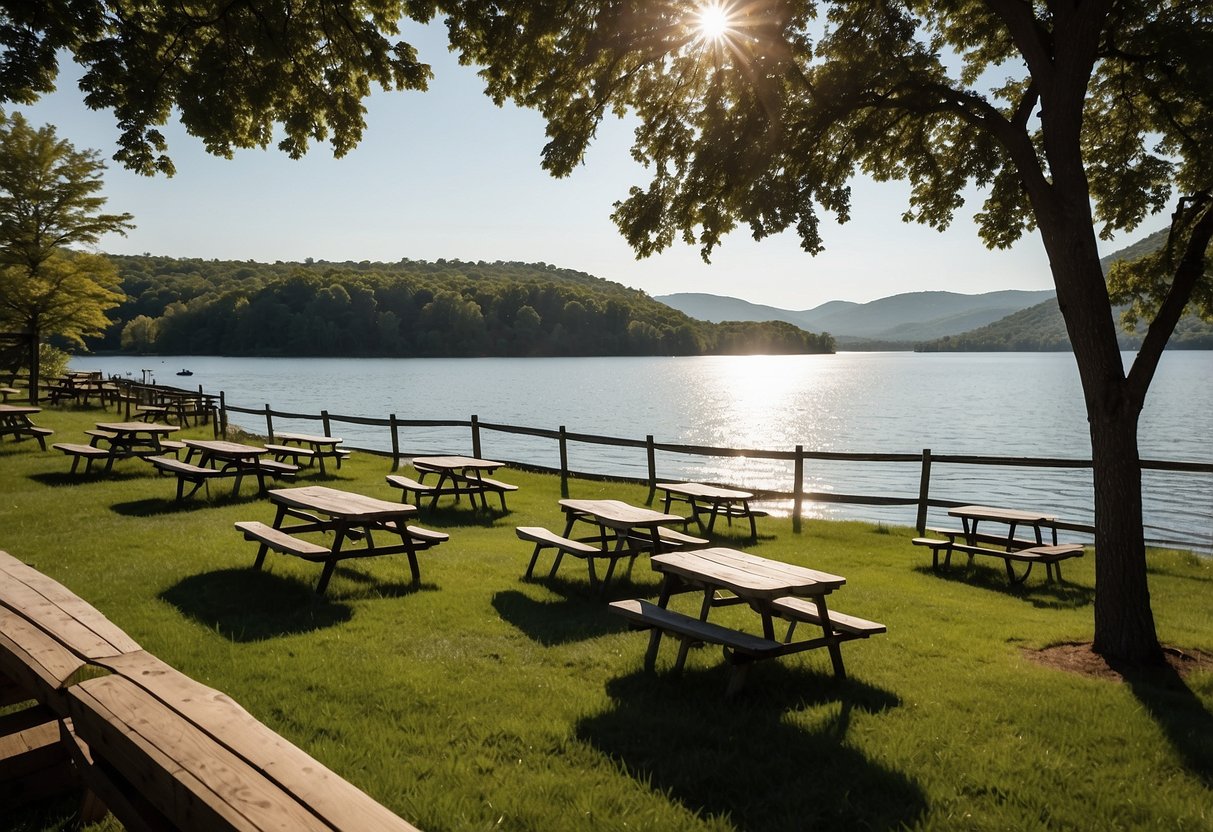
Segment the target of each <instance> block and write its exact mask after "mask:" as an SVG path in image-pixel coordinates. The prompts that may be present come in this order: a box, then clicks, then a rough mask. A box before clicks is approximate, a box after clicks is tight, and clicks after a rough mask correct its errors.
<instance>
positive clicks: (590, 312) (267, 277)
mask: <svg viewBox="0 0 1213 832" xmlns="http://www.w3.org/2000/svg"><path fill="white" fill-rule="evenodd" d="M109 257H110V260H111V261H112V262H113V263H114V265H115V266H116V267H117V268H118V272H119V274H120V276H121V288H122V290H123V291H124V292H125V293H126V295H127V299H126V300H125V301H124V302H123V303H121V304H120V305H119V306H118V307H116V308H115V309H113V310H111V311H110V318H111V319H112V320H113V325H112V326H111V327H110V328H109V329H108V330H107V331H106V333H105V335H104V336H103V337H101V338H97V339H94V340H92V341H91V342H90V343H89V345H88V346H89V347H90V348H91V349H93V350H95V351H123V352H142V353H160V354H188V355H211V354H213V355H325V356H417V357H440V356H442V357H445V356H485V355H494V356H550V355H572V356H580V355H703V354H748V353H781V354H793V353H829V352H833V351H834V339H833V338H832V337H831V336H830V335H829V334H814V333H809V332H805V331H804V330H801V329H799V328H797V327H795V326H793V325H791V324H787V323H783V322H777V321H763V322H726V323H719V324H714V323H708V322H705V321H697V320H694V319H692V318H690V317H687V316H686V315H684V314H683V313H681V312H678V311H677V310H674V309H671V308H670V307H668V306H666V305H665V304H662V303H659V302H657V301H655V300H653V299H652V298H650V297H649V296H648V295H646V294H645V293H643V292H639V291H636V290H634V289H629V288H627V287H625V286H622V285H620V284H618V283H613V282H611V281H607V280H603V279H601V278H596V277H593V276H591V275H588V274H584V273H582V272H576V271H571V270H568V269H560V268H556V267H555V266H549V265H547V264H545V263H537V264H527V263H502V262H497V263H485V262H479V263H469V262H460V261H448V260H439V261H437V262H433V263H429V262H421V261H412V260H402V261H400V262H399V263H390V264H388V263H370V262H365V261H364V262H361V263H352V262H347V263H326V262H314V261H312V260H311V259H309V260H307V261H305V262H303V263H282V262H278V263H273V264H266V263H255V262H252V261H249V262H239V261H235V262H234V261H218V260H198V259H174V258H169V257H152V256H148V255H144V256H127V255H109Z"/></svg>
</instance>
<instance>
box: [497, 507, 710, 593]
mask: <svg viewBox="0 0 1213 832" xmlns="http://www.w3.org/2000/svg"><path fill="white" fill-rule="evenodd" d="M560 508H561V510H562V511H563V512H564V513H565V516H566V519H565V526H564V532H563V533H562V534H556V533H555V532H553V531H550V530H548V529H546V528H543V527H542V526H519V527H517V529H515V532H516V533H517V535H518V537H519V538H520V539H521V540H525V541H528V542H531V543H534V544H535V550H534V552H533V553H532V554H531V560H530V563H529V564H528V565H527V569H526V573H525V575H524V577H526V578H530V577H531V575H532V573H533V572H534V569H535V563H536V561H537V560H538V559H539V553H540V552H541V551H542V550H544V549H549V548H550V549H555V550H556V557H555V559H554V560H553V562H552V569H551V571H550V572H549V573H548V577H549V578H551V577H554V576H555V575H556V570H557V569H558V568H559V567H560V562H561V559H562V558H563V557H564V555H566V554H567V555H572V556H573V557H577V558H582V559H583V560H585V561H586V564H587V566H588V568H589V573H590V587H591V588H592V589H600V590H602V591H605V589H606V586H607V584H608V583H609V582H610V580H611V576H612V575H613V574H614V572H615V565H616V564H617V563H618V562H619V560H620V559H621V558H628V560H629V567H628V568H629V569H630V568H631V565H630V564H631V563H633V562H635V559H636V557H637V556H638V555H641V554H646V553H649V554H655V553H657V552H661V551H667V550H670V549H676V548H678V547H679V546H701V545H703V544H705V543H707V541H706V540H704V539H703V538H699V537H691V536H690V535H686V534H683V533H681V532H678V531H675V530H674V529H670V528H667V526H669V525H670V524H672V523H681V522H682V518H681V517H679V516H678V515H677V514H666V513H664V512H660V511H654V510H652V509H648V508H641V507H639V506H633V505H629V504H628V503H625V502H622V501H620V500H571V499H565V500H561V501H560ZM578 523H586V524H589V525H590V526H592V527H593V528H594V530H595V533H594V534H590V535H583V536H580V537H577V538H574V537H572V534H573V531H574V528H575V527H576V526H577V524H578ZM602 558H605V559H606V560H607V571H606V575H605V577H604V578H603V579H602V583H601V585H599V582H598V575H597V572H596V570H595V567H594V561H595V560H597V559H602Z"/></svg>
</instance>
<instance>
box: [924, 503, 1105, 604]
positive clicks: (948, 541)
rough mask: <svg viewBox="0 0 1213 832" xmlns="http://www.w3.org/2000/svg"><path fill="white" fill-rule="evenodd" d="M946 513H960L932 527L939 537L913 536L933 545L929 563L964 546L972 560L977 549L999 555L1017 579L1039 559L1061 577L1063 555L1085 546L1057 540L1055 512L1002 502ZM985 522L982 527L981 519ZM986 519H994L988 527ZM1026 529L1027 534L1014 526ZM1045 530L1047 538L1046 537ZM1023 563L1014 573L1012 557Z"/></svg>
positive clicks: (935, 563)
mask: <svg viewBox="0 0 1213 832" xmlns="http://www.w3.org/2000/svg"><path fill="white" fill-rule="evenodd" d="M948 515H949V516H951V517H957V518H959V519H960V522H961V528H959V529H955V528H952V529H947V528H931V529H929V531H930V532H931V533H932V534H935V535H938V537H916V538H914V541H913V542H914V544H915V545H918V546H927V547H929V548H930V549H931V551H932V555H933V557H932V566H933V567H935V568H938V566H939V553H940V552H941V551H942V552H944V566H950V565H951V562H952V552H953V551H959V552H963V553H965V554H966V555H968V557H969V562H970V563H972V562H973V558H974V556H976V555H987V556H990V557H996V558H1000V559H1002V561H1003V562H1004V564H1005V565H1006V570H1007V579H1008V580H1009V581H1010V582H1011V583H1013V584H1021V583H1023V582H1024V581H1026V580H1027V578H1028V575H1029V574H1031V572H1032V566H1033V564H1036V563H1043V564H1044V565H1045V570H1046V574H1047V579H1048V580H1049V581H1052V580H1053V579H1054V576H1056V579H1057V580H1058V581H1060V580H1061V561H1063V560H1066V559H1067V558H1072V557H1082V555H1083V547H1082V546H1081V545H1079V544H1077V543H1066V544H1058V542H1057V516H1056V515H1054V514H1050V513H1048V512H1043V511H1035V510H1025V509H1013V508H1000V507H997V506H985V505H966V506H957V507H955V508H951V509H949V510H948ZM982 523H985V524H986V525H985V527H984V528H981V527H980V524H982ZM990 524H996V525H995V529H994V531H990ZM1025 530H1027V531H1028V535H1029V536H1027V537H1023V536H1017V534H1016V532H1023V531H1025ZM1046 532H1047V533H1048V535H1049V540H1050V542H1049V543H1046V542H1045V535H1046ZM1017 562H1018V563H1025V564H1027V568H1026V569H1025V570H1024V572H1023V574H1022V575H1016V574H1015V570H1014V567H1013V564H1014V563H1017Z"/></svg>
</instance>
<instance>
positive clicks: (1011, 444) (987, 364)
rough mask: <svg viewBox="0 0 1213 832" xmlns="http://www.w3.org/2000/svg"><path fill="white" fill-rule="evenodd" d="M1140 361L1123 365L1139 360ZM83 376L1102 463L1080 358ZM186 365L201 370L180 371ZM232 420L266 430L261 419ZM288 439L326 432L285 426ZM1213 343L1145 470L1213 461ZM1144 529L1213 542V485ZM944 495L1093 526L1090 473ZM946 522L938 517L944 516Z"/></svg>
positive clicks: (948, 479)
mask: <svg viewBox="0 0 1213 832" xmlns="http://www.w3.org/2000/svg"><path fill="white" fill-rule="evenodd" d="M1132 357H1133V356H1132V354H1131V353H1126V354H1125V360H1126V362H1129V361H1131V360H1132ZM72 367H73V368H74V369H97V370H102V371H104V372H105V373H107V374H110V375H126V374H128V373H129V374H131V375H132V376H133V377H134V378H136V379H137V378H139V377H140V376H141V373H142V371H143V370H145V369H146V370H150V371H151V373H152V374H153V375H154V376H155V379H156V381H158V382H159V383H161V384H170V385H178V386H183V387H196V386H198V385H201V386H202V387H203V388H204V389H205V390H206V391H207V392H215V393H217V392H218V391H220V390H222V391H224V392H225V393H226V395H227V400H228V402H229V403H231V404H235V405H239V406H242V407H257V408H260V407H262V406H264V405H265V404H267V403H268V404H270V405H271V406H272V407H273V408H274V409H275V410H280V411H289V412H298V413H319V411H320V410H321V409H327V410H328V411H329V412H330V413H331V414H341V415H349V416H364V417H375V418H386V417H387V416H388V414H391V413H394V414H396V416H397V417H399V418H401V419H467V418H468V417H469V416H471V415H472V414H476V415H478V416H479V417H480V420H481V421H482V422H498V423H504V424H511V425H521V426H527V427H535V428H546V429H553V430H554V429H556V428H558V427H559V426H561V425H564V426H566V427H567V428H568V429H569V431H571V432H575V433H588V434H599V435H605V436H618V437H626V438H634V439H643V438H644V437H645V435H647V434H652V435H653V437H654V438H655V439H656V441H657V442H666V443H673V444H690V445H709V446H719V447H734V448H754V449H763V450H785V451H790V450H793V449H794V448H795V446H797V445H803V446H804V448H805V449H806V450H809V451H838V452H853V453H871V452H888V453H919V452H921V451H922V449H923V448H930V449H931V450H932V452H933V453H935V454H981V455H994V456H1035V457H1062V458H1074V459H1081V458H1088V457H1089V456H1090V441H1089V437H1088V434H1087V422H1086V415H1085V410H1084V407H1083V402H1082V395H1081V391H1080V388H1079V382H1078V372H1077V369H1076V368H1075V365H1074V358H1073V356H1072V355H1070V354H1068V353H969V354H940V353H932V354H920V353H909V352H890V353H840V354H838V355H832V356H827V355H822V356H707V357H695V358H665V357H656V358H653V357H646V358H532V359H514V358H479V359H334V358H221V357H206V356H170V357H155V358H149V357H146V356H145V357H126V356H103V357H84V358H78V359H74V360H73V362H72ZM182 368H189V369H190V370H192V371H193V373H194V375H193V376H192V377H189V378H179V377H177V376H176V375H175V373H176V371H177V370H179V369H182ZM233 421H235V422H237V423H238V424H241V425H243V426H246V427H248V428H250V429H252V430H259V431H263V430H264V423H263V422H261V421H260V420H259V419H258V418H257V417H255V416H241V417H238V418H236V419H233ZM275 428H276V429H280V430H292V429H294V430H310V431H313V432H314V431H316V430H317V428H318V423H316V422H307V421H300V422H297V423H292V422H290V421H289V420H278V419H275ZM334 433H337V434H339V435H341V436H343V437H344V438H345V440H346V442H347V443H348V444H350V445H353V446H358V447H371V448H380V449H387V448H389V447H390V440H389V438H388V433H387V429H386V428H366V427H359V426H353V425H340V424H338V425H335V426H334ZM1210 435H1213V352H1201V351H1186V352H1178V351H1177V352H1172V353H1168V354H1167V355H1166V356H1164V358H1163V361H1162V364H1161V366H1160V368H1159V371H1158V373H1157V375H1156V377H1155V380H1154V383H1153V385H1152V386H1151V391H1150V395H1149V398H1148V400H1147V404H1146V408H1145V412H1144V413H1143V416H1142V421H1141V430H1140V434H1139V441H1140V446H1141V454H1142V457H1143V458H1146V459H1170V460H1184V461H1191V462H1203V463H1208V462H1213V452H1211V451H1210V446H1209V444H1208V440H1209V437H1210ZM401 441H402V443H403V445H404V449H407V451H408V452H410V453H422V452H448V453H450V452H463V453H466V452H468V451H469V450H470V440H469V438H468V434H467V431H465V430H443V429H425V430H420V429H418V430H412V431H409V432H407V433H406V434H404V435H403V436H402V440H401ZM482 452H483V453H484V454H485V455H487V456H490V457H498V458H503V459H506V460H521V461H527V462H532V463H535V464H539V465H547V466H553V467H555V466H556V465H558V464H559V458H558V451H557V448H556V443H555V442H553V441H551V440H543V439H534V438H529V437H518V436H512V435H509V434H501V433H496V432H491V431H486V432H485V433H484V435H483V448H482ZM569 455H570V459H569V464H570V466H571V467H572V468H574V469H580V470H589V471H599V472H604V473H617V474H623V475H628V476H638V477H642V476H644V475H645V471H646V465H645V458H644V451H643V450H642V449H630V448H604V447H600V446H593V445H586V444H577V443H574V444H571V445H570V450H569ZM657 470H658V474H659V476H661V477H663V478H695V479H703V480H709V481H714V482H729V483H734V484H737V485H741V486H746V487H754V488H764V487H765V488H774V489H780V490H791V487H792V472H791V463H790V462H782V461H778V460H756V459H748V460H747V459H742V460H736V459H733V460H716V459H712V458H710V457H683V456H675V455H669V454H659V455H658V461H657ZM918 475H919V466H918V465H917V464H905V463H901V464H894V463H865V464H862V465H857V464H854V463H836V462H817V461H813V460H810V461H809V462H808V463H807V467H806V475H805V476H806V487H807V488H809V489H810V490H813V491H823V492H836V493H844V494H883V495H889V494H897V495H907V496H913V495H916V494H917V492H918ZM1145 478H1146V482H1145V495H1146V511H1147V527H1148V528H1147V537H1148V538H1149V539H1151V540H1152V541H1156V542H1180V543H1184V544H1187V545H1192V546H1196V547H1198V548H1201V549H1205V550H1208V549H1211V548H1213V519H1211V518H1213V477H1210V476H1209V475H1203V474H1175V473H1165V472H1147V473H1146V475H1145ZM931 494H932V496H933V497H937V498H944V499H957V500H965V501H972V502H993V503H996V504H1000V505H1022V506H1031V507H1042V506H1043V507H1051V508H1054V509H1056V511H1057V512H1058V513H1059V515H1061V516H1063V517H1064V518H1066V519H1068V520H1075V521H1078V522H1090V519H1091V479H1090V472H1089V471H1085V470H1066V469H1014V468H990V467H983V466H961V465H936V466H934V468H933V470H932V481H931ZM811 511H812V513H813V514H814V515H815V516H820V517H855V518H860V519H870V520H880V521H884V522H891V523H897V524H902V525H912V524H913V521H914V510H913V508H912V507H905V508H876V507H869V506H850V505H843V504H833V503H818V504H814V505H813V506H812V507H811ZM932 520H933V521H940V522H942V520H941V518H939V517H933V518H932Z"/></svg>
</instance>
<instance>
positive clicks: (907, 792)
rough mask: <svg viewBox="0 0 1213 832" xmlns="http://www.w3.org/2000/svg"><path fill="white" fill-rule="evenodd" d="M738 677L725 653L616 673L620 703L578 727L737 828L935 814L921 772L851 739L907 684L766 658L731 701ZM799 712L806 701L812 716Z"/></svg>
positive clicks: (897, 821) (884, 821)
mask: <svg viewBox="0 0 1213 832" xmlns="http://www.w3.org/2000/svg"><path fill="white" fill-rule="evenodd" d="M727 678H728V668H727V666H725V665H723V664H721V665H720V666H718V667H713V668H708V669H704V670H697V671H687V672H684V673H682V674H681V675H679V676H677V677H674V676H672V675H670V674H668V673H663V672H660V671H659V672H658V673H657V674H647V673H643V672H638V673H634V674H631V675H629V676H625V677H621V678H619V679H615V680H613V681H611V682H610V683H608V685H607V693H608V694H609V695H610V697H611V698H612V700H613V702H614V704H613V707H612V708H610V709H609V710H607V711H604V712H602V713H599V714H596V715H594V716H591V717H587V718H585V719H583V720H582V721H581V722H579V723H578V725H577V727H576V733H577V736H578V737H579V738H581V739H582V740H584V741H586V742H588V743H590V744H592V745H593V746H594V747H595V748H597V749H599V750H600V751H602V752H603V753H604V754H606V755H608V756H609V757H611V758H612V759H614V760H617V761H619V762H620V763H621V764H622V765H623V766H624V767H625V768H626V769H627V771H628V772H629V774H630V775H631V776H632V777H633V778H635V779H636V780H638V781H640V782H642V783H645V784H647V785H648V786H649V787H650V788H651V789H653V790H654V791H656V792H659V793H662V794H666V795H669V796H670V797H671V798H673V799H675V800H678V801H679V802H680V803H682V804H683V805H684V806H686V807H687V808H688V809H689V810H690V811H692V812H694V813H696V814H702V815H703V816H705V818H710V817H719V818H722V819H725V820H726V821H727V824H726V825H728V826H729V827H730V828H736V829H739V830H752V832H758V830H775V829H788V830H799V829H855V828H861V829H901V828H904V827H910V826H913V825H914V824H915V822H916V821H917V820H918V819H919V818H920V817H921V816H922V815H923V814H924V812H925V811H926V809H927V801H926V795H925V794H924V793H923V790H922V789H921V788H920V787H919V786H918V785H917V784H916V783H915V782H914V781H912V780H911V779H910V778H908V777H906V776H905V775H904V774H902V773H900V772H896V771H892V770H890V769H888V768H886V767H885V766H882V765H880V764H879V763H877V762H874V761H872V760H869V759H867V758H865V757H864V756H863V755H862V754H860V753H859V752H857V751H856V750H855V749H854V748H852V747H851V746H850V744H849V743H848V742H847V736H846V735H847V730H848V728H849V726H850V720H851V715H852V713H853V712H854V711H855V710H856V709H859V710H861V711H867V712H878V711H882V710H886V709H889V708H893V707H896V706H898V705H899V704H900V701H899V700H898V698H897V697H896V696H895V695H893V694H892V693H890V692H888V691H884V690H881V689H879V688H875V687H872V686H871V685H867V684H864V683H863V682H858V681H855V680H847V681H842V682H839V681H837V680H835V679H834V678H833V677H831V676H826V675H823V674H820V673H816V672H813V671H810V670H807V669H805V668H800V667H787V666H784V665H781V664H777V663H774V662H763V663H761V665H760V666H758V667H755V668H754V669H753V670H752V671H751V674H750V678H749V680H748V683H747V687H746V689H745V690H743V691H742V693H741V695H740V696H738V697H737V698H736V699H734V700H733V701H731V702H725V701H724V698H723V694H724V690H725V686H726V683H727ZM789 711H803V712H805V713H804V714H803V716H805V717H808V721H809V722H811V727H806V726H805V725H804V724H796V723H795V722H793V721H792V720H790V719H789V718H788V712H789ZM805 721H806V720H805V719H801V720H800V722H801V723H804V722H805Z"/></svg>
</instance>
